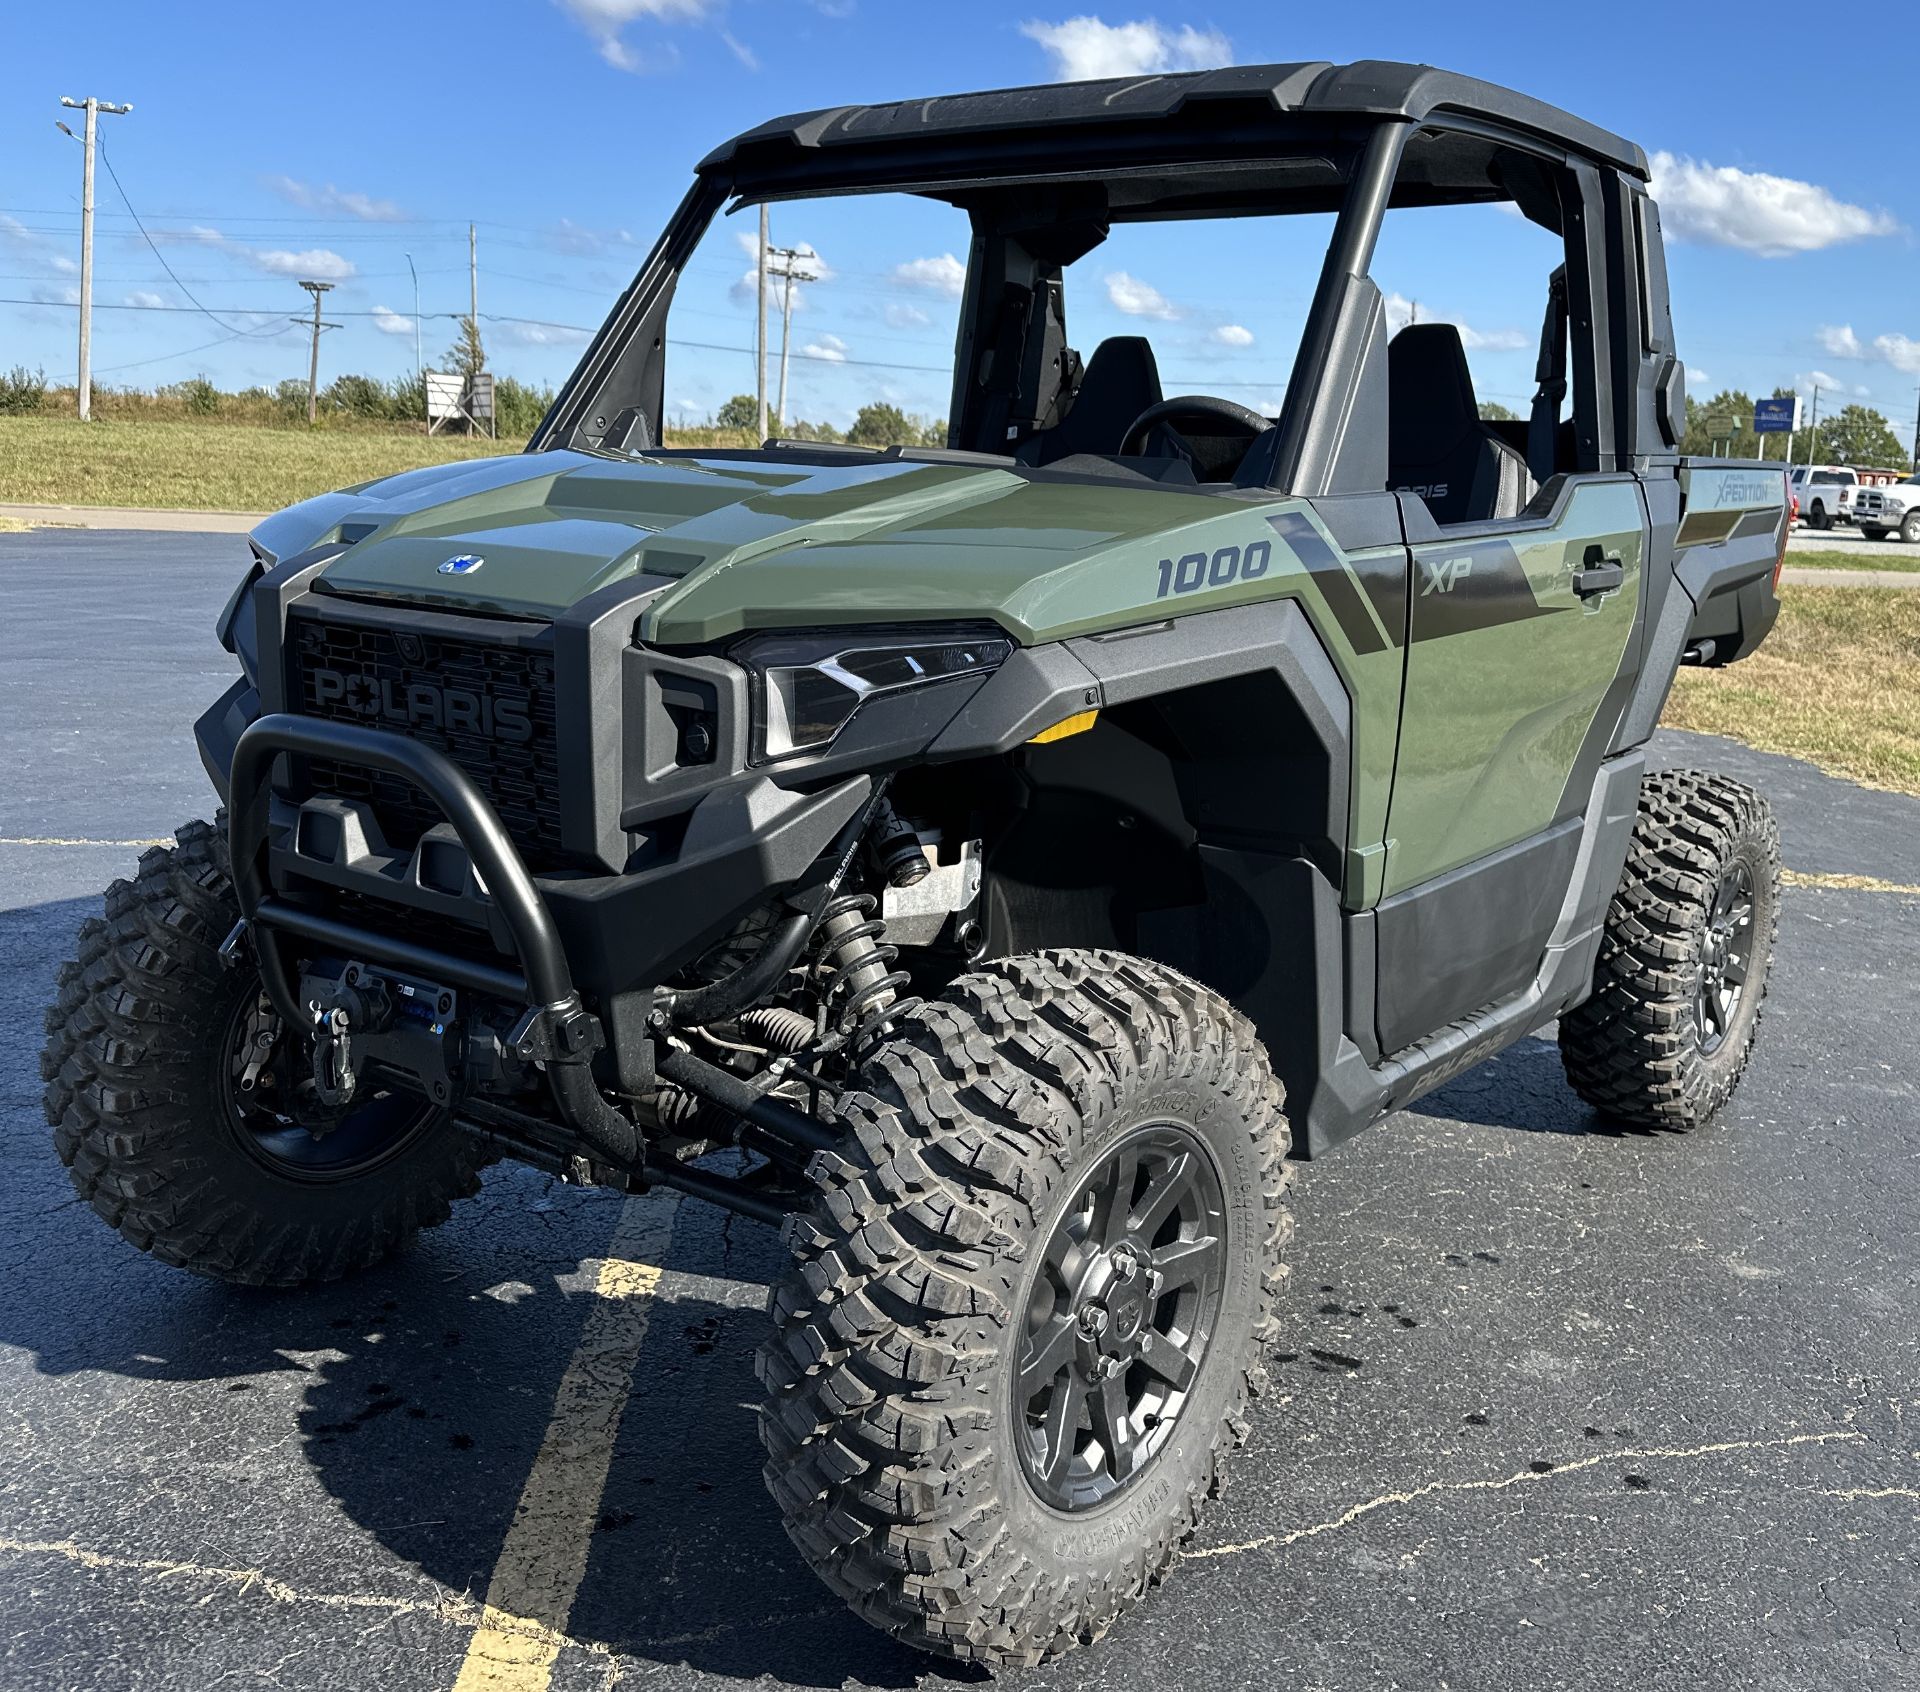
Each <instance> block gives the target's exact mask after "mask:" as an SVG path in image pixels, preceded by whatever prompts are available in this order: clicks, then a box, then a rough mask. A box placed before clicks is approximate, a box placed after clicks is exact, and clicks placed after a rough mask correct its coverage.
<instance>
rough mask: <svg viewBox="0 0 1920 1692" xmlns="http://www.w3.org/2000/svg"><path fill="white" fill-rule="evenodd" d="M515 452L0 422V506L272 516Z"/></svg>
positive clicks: (204, 423)
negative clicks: (364, 486)
mask: <svg viewBox="0 0 1920 1692" xmlns="http://www.w3.org/2000/svg"><path fill="white" fill-rule="evenodd" d="M669 438H670V440H672V441H673V443H674V444H675V445H689V446H713V445H727V446H734V445H741V444H744V443H745V441H746V436H745V434H744V433H736V432H734V431H727V430H714V429H706V430H692V431H689V432H688V433H687V434H686V435H685V436H684V437H682V436H670V437H669ZM523 444H524V443H523V442H520V441H509V440H500V441H487V440H470V439H468V438H466V437H464V436H459V435H435V436H433V437H431V438H429V437H428V436H426V435H424V434H422V433H420V432H419V431H418V430H417V429H412V430H409V429H405V428H402V427H398V426H386V427H381V426H377V425H369V426H359V427H353V426H336V427H328V428H320V429H308V428H306V427H305V426H304V425H302V426H299V427H294V428H269V427H262V426H259V425H256V424H249V423H245V422H232V423H228V422H222V421H218V420H198V421H193V422H187V421H144V420H143V421H140V422H118V421H114V420H112V419H110V418H109V419H105V420H100V421H96V422H93V423H81V422H79V421H77V420H76V419H73V418H68V417H58V418H56V417H0V503H10V502H12V503H20V504H29V505H127V506H143V507H150V508H159V509H165V510H171V511H277V510H279V509H280V508H281V507H282V506H285V505H291V504H293V502H294V501H295V500H300V499H306V498H308V497H309V496H310V495H313V494H317V493H325V492H327V491H328V490H329V489H331V488H342V487H351V486H353V485H354V484H355V483H356V482H367V481H371V480H373V479H374V478H375V477H377V476H391V475H393V474H394V473H395V472H396V471H400V470H412V469H415V468H417V467H418V466H420V465H423V464H445V463H449V462H451V461H453V460H455V459H462V458H485V457H488V456H491V455H493V454H496V453H506V452H517V451H519V450H520V448H521V446H522V445H523Z"/></svg>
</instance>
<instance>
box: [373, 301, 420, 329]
mask: <svg viewBox="0 0 1920 1692" xmlns="http://www.w3.org/2000/svg"><path fill="white" fill-rule="evenodd" d="M373 326H374V328H376V329H378V330H379V331H380V333H381V334H383V335H411V334H412V333H413V319H412V318H411V317H407V316H404V315H402V314H401V313H400V312H397V311H391V310H389V309H388V308H387V307H386V306H383V305H377V306H375V307H374V308H373Z"/></svg>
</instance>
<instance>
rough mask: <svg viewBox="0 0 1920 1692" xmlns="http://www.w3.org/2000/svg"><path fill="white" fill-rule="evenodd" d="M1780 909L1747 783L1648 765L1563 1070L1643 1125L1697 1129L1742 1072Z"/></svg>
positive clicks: (1764, 823)
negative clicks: (1616, 889)
mask: <svg viewBox="0 0 1920 1692" xmlns="http://www.w3.org/2000/svg"><path fill="white" fill-rule="evenodd" d="M1779 914H1780V835H1779V830H1778V829H1777V828H1776V827H1775V825H1774V820H1773V812H1772V809H1771V808H1770V807H1769V806H1768V804H1767V802H1766V800H1765V799H1764V798H1762V797H1761V795H1760V794H1758V793H1756V792H1754V791H1753V789H1752V788H1750V787H1746V786H1743V785H1742V784H1741V783H1739V782H1737V781H1731V780H1728V779H1727V778H1726V777H1724V776H1714V775H1705V774H1702V773H1701V772H1699V771H1697V770H1666V771H1662V772H1660V773H1658V774H1655V775H1650V776H1648V777H1647V778H1646V780H1645V781H1644V782H1643V783H1642V785H1641V789H1640V814H1639V818H1638V820H1637V821H1636V822H1635V824H1634V831H1633V843H1632V845H1631V847H1630V848H1629V849H1628V852H1627V865H1626V870H1625V872H1624V874H1623V875H1622V878H1621V883H1620V890H1619V892H1617V893H1616V894H1615V895H1614V899H1613V905H1612V908H1611V909H1610V910H1609V912H1608V914H1607V927H1606V934H1605V937H1604V938H1603V939H1602V941H1601V944H1600V956H1599V960H1598V962H1597V963H1596V964H1595V966H1594V985H1593V994H1592V996H1591V997H1590V998H1589V999H1587V1001H1586V1002H1585V1003H1584V1004H1582V1005H1580V1006H1578V1007H1577V1008H1576V1009H1574V1010H1572V1011H1569V1012H1568V1013H1567V1015H1566V1016H1564V1017H1562V1018H1561V1021H1560V1055H1561V1059H1562V1061H1563V1062H1564V1064H1565V1066H1566V1071H1567V1079H1568V1080H1569V1081H1570V1082H1571V1083H1572V1084H1573V1089H1574V1091H1575V1092H1577V1093H1578V1094H1579V1095H1580V1096H1581V1098H1583V1099H1585V1100H1586V1101H1587V1103H1588V1104H1590V1105H1592V1106H1593V1107H1594V1108H1595V1109H1596V1110H1598V1111H1601V1112H1603V1113H1604V1114H1605V1115H1608V1116H1611V1117H1614V1118H1616V1119H1618V1120H1620V1121H1622V1122H1629V1123H1633V1124H1635V1125H1637V1126H1639V1127H1643V1128H1667V1129H1675V1130H1680V1131H1685V1130H1688V1129H1693V1128H1698V1127H1699V1126H1700V1125H1701V1124H1702V1123H1704V1122H1705V1121H1706V1120H1707V1119H1708V1118H1709V1117H1710V1116H1712V1115H1713V1113H1714V1112H1715V1111H1717V1110H1718V1109H1719V1108H1720V1107H1721V1106H1722V1105H1723V1104H1725V1103H1726V1102H1727V1100H1728V1099H1729V1098H1730V1097H1731V1096H1732V1094H1733V1090H1734V1088H1735V1087H1737V1086H1738V1085H1739V1084H1740V1078H1741V1077H1742V1076H1743V1075H1744V1074H1745V1073H1746V1068H1747V1060H1748V1057H1749V1055H1750V1054H1751V1052H1752V1049H1753V1037H1754V1031H1755V1030H1756V1029H1757V1028H1758V1026H1759V1022H1760V1010H1761V1006H1762V1005H1763V1003H1764V1002H1765V1000H1766V994H1767V978H1768V974H1769V971H1770V968H1771V966H1772V962H1773V946H1774V937H1775V934H1776V932H1777V930H1778V926H1779Z"/></svg>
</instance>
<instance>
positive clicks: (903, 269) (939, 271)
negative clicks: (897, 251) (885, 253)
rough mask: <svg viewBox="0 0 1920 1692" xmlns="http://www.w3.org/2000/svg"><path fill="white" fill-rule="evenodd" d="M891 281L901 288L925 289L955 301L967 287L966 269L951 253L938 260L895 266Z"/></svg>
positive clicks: (917, 261) (909, 262)
mask: <svg viewBox="0 0 1920 1692" xmlns="http://www.w3.org/2000/svg"><path fill="white" fill-rule="evenodd" d="M893 279H894V281H895V282H897V283H899V284H900V286H901V287H903V288H925V289H927V290H928V291H929V292H931V293H935V294H945V295H947V296H949V297H950V298H952V299H956V300H957V299H958V298H959V297H960V291H961V290H962V289H963V288H964V287H966V285H967V267H966V266H965V265H964V264H962V263H961V262H960V261H959V260H958V259H957V258H955V257H954V256H953V254H952V253H942V254H940V256H939V257H938V258H917V259H908V260H907V262H906V263H905V264H896V265H895V266H894V267H893Z"/></svg>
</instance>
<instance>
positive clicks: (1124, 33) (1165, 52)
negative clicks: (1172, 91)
mask: <svg viewBox="0 0 1920 1692" xmlns="http://www.w3.org/2000/svg"><path fill="white" fill-rule="evenodd" d="M1020 33H1021V34H1022V35H1024V36H1025V37H1026V38H1027V39H1028V40H1029V41H1034V42H1038V43H1039V45H1040V47H1041V48H1042V49H1043V50H1044V51H1045V53H1046V55H1047V57H1048V59H1050V60H1051V61H1052V64H1053V75H1054V80H1055V81H1057V82H1096V81H1099V80H1101V79H1102V78H1105V77H1118V76H1150V75H1153V74H1154V73H1156V72H1159V71H1185V70H1213V69H1216V68H1217V67H1218V66H1220V65H1225V64H1230V63H1232V61H1233V43H1232V42H1230V41H1228V39H1227V38H1226V37H1225V36H1224V35H1222V34H1221V33H1220V32H1219V31H1218V30H1213V29H1204V30H1203V29H1195V28H1194V27H1193V26H1192V25H1191V24H1182V25H1181V26H1180V27H1179V28H1178V29H1168V28H1165V27H1164V26H1163V25H1161V24H1159V23H1158V22H1156V21H1155V20H1154V19H1152V18H1143V19H1140V20H1139V21H1137V22H1134V23H1119V24H1110V23H1107V22H1105V21H1104V20H1102V19H1100V18H1096V17H1078V18H1068V19H1067V20H1066V21H1065V22H1064V23H1042V22H1040V21H1039V20H1038V19H1037V18H1035V19H1029V20H1028V21H1027V22H1026V23H1023V24H1022V25H1021V26H1020Z"/></svg>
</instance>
